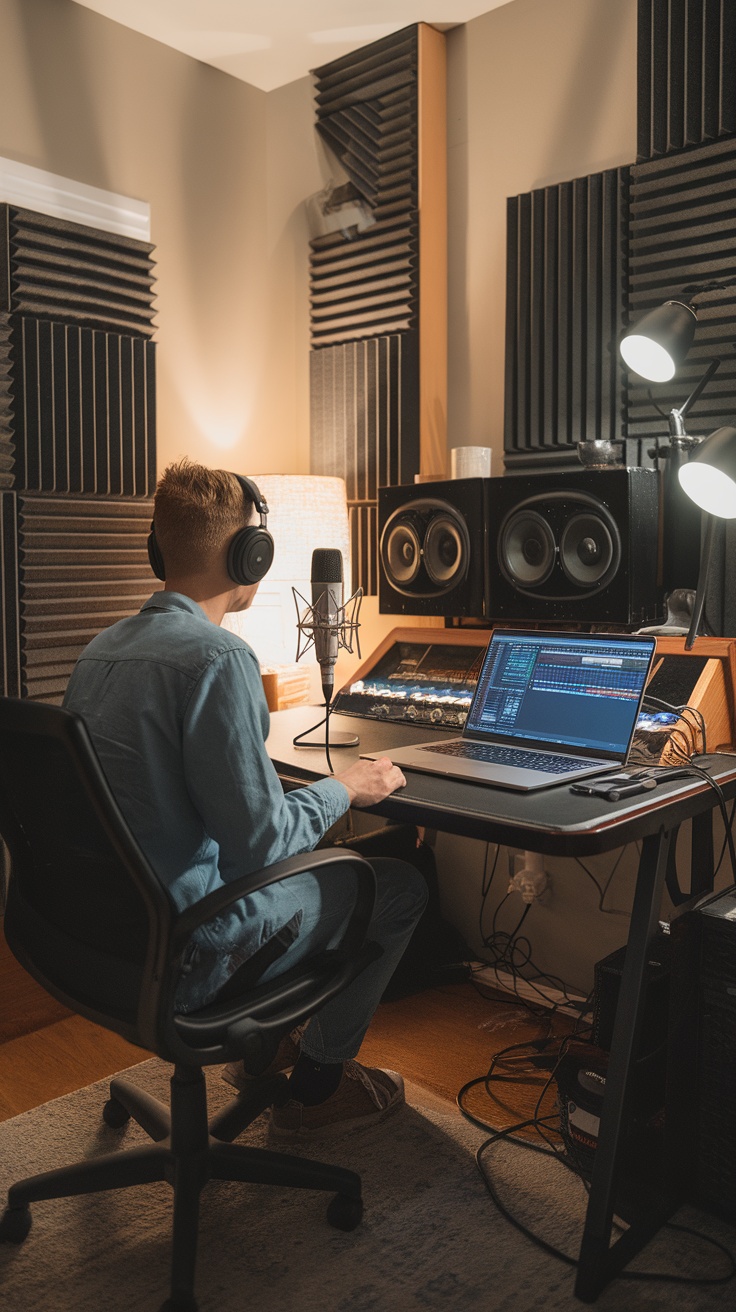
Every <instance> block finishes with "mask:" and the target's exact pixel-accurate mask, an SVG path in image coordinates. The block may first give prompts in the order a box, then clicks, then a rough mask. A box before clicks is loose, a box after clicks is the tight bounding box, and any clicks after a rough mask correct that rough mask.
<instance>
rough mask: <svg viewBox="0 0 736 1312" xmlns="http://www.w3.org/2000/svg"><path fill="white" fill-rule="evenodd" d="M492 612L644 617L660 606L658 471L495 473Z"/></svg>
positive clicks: (587, 619) (568, 618)
mask: <svg viewBox="0 0 736 1312" xmlns="http://www.w3.org/2000/svg"><path fill="white" fill-rule="evenodd" d="M489 491H490V509H489V537H490V550H489V579H488V590H489V611H488V613H489V615H490V617H491V618H492V619H499V620H509V619H513V620H521V621H528V620H542V621H549V622H550V623H570V622H573V623H575V622H579V623H582V624H588V623H606V624H620V625H638V624H643V623H645V622H647V621H649V620H655V619H656V618H657V617H658V615H659V614H660V611H661V605H660V598H659V596H658V589H657V551H658V540H659V531H658V526H659V495H658V476H657V474H656V473H655V471H654V470H652V469H638V468H637V469H625V468H623V467H621V468H610V469H587V470H582V469H581V470H580V471H575V472H573V473H554V474H537V475H509V476H507V477H504V478H494V479H491V481H490V489H489Z"/></svg>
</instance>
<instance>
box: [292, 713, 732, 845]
mask: <svg viewBox="0 0 736 1312" xmlns="http://www.w3.org/2000/svg"><path fill="white" fill-rule="evenodd" d="M320 718H321V712H320V708H319V707H316V706H297V707H294V708H293V709H292V710H289V711H276V712H274V713H273V714H272V716H271V732H270V735H269V738H268V742H267V748H268V752H269V754H270V756H271V759H272V760H273V762H274V765H275V766H276V769H277V771H278V773H279V775H280V777H281V779H282V780H283V782H284V785H285V786H286V787H289V786H290V785H292V786H293V785H299V784H307V783H311V782H313V780H315V779H319V778H322V777H323V776H324V775H325V774H327V772H328V771H327V761H326V759H325V752H324V748H312V747H310V748H301V747H294V746H293V744H292V739H293V738H294V737H295V736H296V735H297V734H300V733H303V732H305V731H306V730H308V729H310V728H311V727H312V726H313V725H315V724H316V723H317V721H318V720H319V719H320ZM331 728H332V731H333V732H336V731H338V730H344V731H348V732H354V733H356V734H357V735H358V737H359V738H360V745H359V746H358V747H354V748H339V749H338V748H333V749H332V750H331V756H332V764H333V767H334V769H335V772H336V773H337V774H339V773H340V771H341V770H345V769H347V767H348V766H349V765H350V764H351V763H352V762H354V761H356V760H357V759H358V758H359V756H360V754H361V753H362V752H383V751H385V752H386V754H387V755H389V754H390V751H391V748H392V747H393V748H397V747H403V746H405V745H409V744H411V743H417V742H431V741H433V740H434V741H436V740H437V738H438V734H437V733H436V732H433V731H432V730H429V729H417V728H413V727H412V726H406V725H396V724H391V723H386V722H383V721H380V720H361V719H357V718H355V717H353V716H348V715H334V716H333V717H332V719H331ZM321 732H324V730H322V731H321ZM446 736H451V735H446ZM698 764H699V765H703V766H706V767H707V768H709V769H710V770H711V772H712V773H713V775H714V777H715V778H716V779H717V780H718V782H719V784H720V785H721V787H722V789H723V791H724V793H725V795H726V797H728V798H731V797H733V796H735V795H736V756H703V757H698ZM405 774H406V780H407V785H406V788H402V789H400V790H399V791H398V792H397V793H394V794H392V796H391V797H388V798H386V800H385V801H384V802H382V803H381V804H380V806H378V807H373V808H371V809H372V810H373V811H374V812H375V813H376V814H378V815H381V816H384V817H385V818H386V819H389V820H394V821H398V822H404V823H411V824H417V825H424V826H426V827H428V828H432V829H441V830H444V831H445V832H447V833H451V834H462V835H464V836H465V837H467V838H479V839H482V840H483V841H490V842H494V843H505V844H507V845H508V846H512V847H523V848H526V849H528V850H530V851H538V852H546V853H549V854H550V855H556V856H585V855H592V854H594V853H596V852H606V851H610V850H611V849H612V848H615V847H620V846H623V844H624V843H630V842H633V841H634V840H636V839H640V838H644V837H645V836H646V835H647V834H652V833H656V832H657V831H658V830H659V829H660V828H664V829H670V828H672V827H674V826H675V825H678V824H680V823H682V821H684V820H687V819H689V818H690V817H691V816H693V815H697V814H699V813H700V812H702V811H707V810H708V809H709V808H711V807H713V806H714V805H715V804H716V794H715V792H714V790H713V789H712V788H710V787H709V785H708V784H707V783H705V782H704V781H701V780H700V779H698V778H696V779H693V780H690V779H676V780H672V781H671V782H669V783H664V784H661V785H660V786H659V787H658V788H656V789H655V790H654V791H653V792H651V793H641V794H640V795H638V796H636V797H631V798H626V799H624V800H622V801H620V802H606V801H603V800H602V799H601V798H596V797H582V796H579V795H577V794H575V793H571V792H570V788H569V785H567V784H561V785H559V786H557V787H554V788H543V789H540V790H539V791H537V792H534V793H518V792H511V791H510V790H509V789H503V788H489V787H487V786H485V785H481V784H470V783H467V782H465V781H463V780H457V779H447V778H445V777H443V776H439V775H427V774H420V773H419V772H417V771H405Z"/></svg>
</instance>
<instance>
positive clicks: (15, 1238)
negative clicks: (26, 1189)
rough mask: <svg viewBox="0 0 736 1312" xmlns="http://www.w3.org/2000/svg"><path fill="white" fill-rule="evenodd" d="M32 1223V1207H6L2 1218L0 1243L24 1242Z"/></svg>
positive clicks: (0, 1222)
mask: <svg viewBox="0 0 736 1312" xmlns="http://www.w3.org/2000/svg"><path fill="white" fill-rule="evenodd" d="M31 1224H32V1217H31V1209H30V1207H6V1208H5V1211H4V1212H3V1215H2V1218H1V1219H0V1244H22V1243H23V1240H24V1239H25V1237H26V1235H27V1234H28V1231H29V1230H30V1228H31Z"/></svg>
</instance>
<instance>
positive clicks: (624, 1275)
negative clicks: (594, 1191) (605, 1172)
mask: <svg viewBox="0 0 736 1312" xmlns="http://www.w3.org/2000/svg"><path fill="white" fill-rule="evenodd" d="M576 1037H578V1035H576V1034H575V1033H574V1032H573V1033H572V1034H569V1035H565V1036H563V1038H562V1041H561V1043H560V1047H559V1050H558V1055H557V1060H556V1062H555V1065H554V1067H553V1069H552V1071H551V1073H550V1074H549V1077H548V1078H547V1079H546V1080H545V1081H544V1085H543V1088H542V1090H541V1092H540V1094H539V1097H538V1099H537V1104H536V1107H535V1111H534V1115H533V1116H531V1117H527V1118H526V1119H524V1120H522V1121H517V1122H515V1123H514V1124H512V1125H509V1126H506V1127H505V1128H503V1129H499V1128H497V1127H496V1126H492V1125H489V1123H488V1122H487V1121H483V1120H481V1119H480V1117H478V1116H476V1115H474V1113H472V1112H470V1111H468V1109H467V1107H465V1106H464V1100H465V1097H466V1095H467V1093H468V1092H469V1091H470V1090H471V1089H472V1088H474V1087H477V1086H478V1085H480V1084H483V1085H485V1087H486V1091H487V1092H488V1095H489V1097H491V1098H492V1099H493V1094H492V1092H491V1090H490V1088H489V1083H490V1082H491V1080H492V1079H493V1078H495V1079H496V1080H499V1079H503V1080H504V1082H507V1080H506V1077H499V1076H498V1075H495V1074H494V1072H495V1066H496V1065H499V1064H502V1059H503V1058H505V1059H506V1060H508V1059H509V1057H510V1056H512V1055H513V1056H514V1057H515V1056H516V1053H517V1052H518V1051H519V1050H522V1049H523V1048H524V1047H527V1048H533V1049H534V1050H535V1051H536V1052H537V1053H539V1052H541V1051H543V1050H544V1048H546V1047H547V1046H548V1045H549V1044H550V1043H551V1042H552V1041H553V1039H552V1037H551V1036H550V1037H548V1038H544V1039H538V1040H530V1041H529V1042H528V1043H526V1044H510V1045H508V1047H507V1048H505V1049H502V1050H501V1051H500V1052H499V1053H496V1054H495V1056H494V1058H493V1060H492V1062H491V1066H490V1068H489V1071H488V1072H487V1074H486V1075H485V1076H479V1077H477V1078H476V1079H473V1080H468V1081H467V1082H466V1083H465V1084H464V1085H463V1087H462V1088H461V1089H460V1092H459V1093H458V1095H457V1105H458V1108H459V1110H460V1112H461V1114H462V1116H463V1117H464V1118H465V1120H467V1121H469V1122H470V1123H471V1124H472V1125H475V1126H476V1127H477V1128H479V1129H487V1130H490V1131H491V1134H490V1136H489V1138H488V1139H486V1140H484V1141H483V1143H481V1144H480V1145H479V1146H478V1148H477V1150H476V1154H475V1160H476V1165H477V1167H478V1171H479V1173H480V1176H481V1179H482V1180H483V1183H484V1185H485V1188H486V1189H487V1191H488V1193H489V1195H490V1197H491V1199H492V1200H493V1202H494V1204H495V1206H496V1207H497V1209H498V1211H499V1212H500V1214H501V1215H502V1216H503V1217H504V1218H505V1219H506V1220H507V1221H509V1222H510V1224H511V1225H513V1226H514V1227H515V1229H517V1230H518V1231H519V1232H520V1233H521V1234H523V1235H524V1236H525V1237H526V1238H527V1239H529V1240H530V1241H531V1242H532V1243H533V1244H534V1245H535V1246H536V1247H538V1248H541V1249H542V1250H543V1251H544V1252H546V1253H548V1254H549V1256H551V1257H554V1258H556V1259H557V1260H558V1261H561V1262H564V1263H565V1265H567V1266H571V1267H577V1265H578V1261H577V1259H576V1258H573V1257H571V1256H570V1255H569V1254H568V1253H564V1252H562V1250H561V1249H558V1248H556V1247H555V1246H554V1245H553V1244H550V1243H548V1241H547V1240H545V1239H543V1238H542V1237H541V1235H538V1234H536V1233H535V1232H534V1231H533V1230H531V1229H530V1228H529V1227H528V1226H525V1225H524V1224H523V1222H521V1221H520V1220H519V1219H518V1217H516V1216H514V1214H513V1213H512V1212H511V1211H510V1209H509V1208H508V1207H507V1206H506V1204H505V1203H504V1202H503V1201H502V1200H501V1198H500V1197H499V1194H498V1190H497V1188H496V1186H495V1184H494V1181H493V1179H492V1177H491V1175H490V1170H489V1167H488V1166H487V1164H486V1162H485V1161H484V1155H485V1154H486V1153H487V1152H488V1150H489V1149H490V1148H491V1147H492V1146H493V1145H494V1144H496V1143H498V1142H501V1141H504V1140H505V1141H506V1142H514V1143H515V1144H516V1145H517V1146H518V1147H520V1148H525V1149H527V1150H529V1151H531V1152H536V1153H541V1154H542V1155H543V1156H546V1157H553V1158H554V1159H555V1161H556V1162H558V1163H559V1165H560V1166H563V1167H564V1168H565V1169H566V1170H568V1171H570V1172H571V1173H572V1174H573V1175H575V1177H576V1178H577V1179H578V1180H579V1181H580V1183H581V1185H582V1186H583V1188H584V1189H585V1190H586V1192H589V1188H590V1186H589V1182H588V1180H587V1179H586V1177H585V1173H584V1172H583V1170H582V1168H581V1164H580V1163H579V1162H576V1161H575V1159H574V1156H572V1155H571V1151H570V1147H569V1146H568V1145H564V1147H562V1148H561V1147H559V1146H558V1145H556V1144H555V1143H553V1142H552V1141H551V1140H550V1139H549V1138H548V1137H547V1132H548V1130H551V1131H552V1132H554V1133H556V1134H558V1135H559V1134H560V1131H559V1130H558V1129H556V1128H555V1126H553V1125H549V1124H548V1123H549V1122H552V1121H557V1122H558V1124H559V1112H552V1113H548V1114H546V1115H544V1116H542V1115H541V1105H542V1102H543V1099H544V1097H545V1094H546V1093H547V1091H548V1090H549V1088H550V1086H551V1084H552V1082H553V1080H554V1078H555V1076H556V1073H557V1070H558V1068H559V1065H560V1062H561V1061H562V1059H563V1057H564V1055H565V1052H566V1051H567V1048H568V1046H569V1044H570V1042H571V1041H572V1040H573V1039H574V1038H576ZM494 1101H498V1100H497V1099H494ZM529 1129H532V1130H534V1131H535V1132H536V1133H537V1134H538V1135H539V1137H540V1138H541V1139H542V1141H543V1143H542V1144H538V1143H534V1142H533V1141H531V1140H529V1139H525V1138H522V1137H520V1132H521V1131H523V1130H529ZM665 1224H666V1227H667V1228H669V1229H672V1230H675V1231H677V1232H678V1233H682V1234H689V1235H691V1236H692V1237H693V1238H695V1239H698V1240H702V1241H703V1242H704V1243H706V1244H708V1245H710V1246H711V1247H713V1248H716V1249H717V1250H718V1251H719V1252H721V1253H723V1255H724V1256H725V1257H726V1258H727V1260H728V1263H729V1267H730V1270H729V1271H728V1272H727V1273H725V1274H723V1275H720V1276H713V1277H699V1276H680V1275H676V1274H674V1273H669V1272H659V1271H656V1272H654V1271H623V1272H620V1273H619V1278H621V1279H626V1280H644V1281H650V1282H653V1281H657V1282H663V1283H670V1284H684V1285H699V1286H705V1285H721V1284H726V1283H728V1281H730V1280H732V1279H733V1278H734V1276H735V1275H736V1258H734V1255H733V1253H732V1252H731V1251H730V1250H729V1249H728V1248H727V1247H726V1246H725V1244H721V1243H720V1242H719V1241H718V1240H717V1239H713V1238H712V1237H711V1236H710V1235H706V1234H703V1233H702V1232H701V1231H698V1230H695V1229H693V1228H692V1227H689V1226H681V1225H678V1224H676V1223H674V1222H666V1223H665ZM614 1225H615V1222H614Z"/></svg>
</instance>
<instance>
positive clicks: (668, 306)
mask: <svg viewBox="0 0 736 1312" xmlns="http://www.w3.org/2000/svg"><path fill="white" fill-rule="evenodd" d="M697 321H698V319H697V315H696V313H695V311H694V310H693V309H692V307H691V306H690V305H685V304H684V302H682V301H665V303H664V305H658V306H657V307H656V309H654V310H648V311H647V313H646V314H645V315H643V316H642V318H641V319H638V320H637V321H636V323H633V324H632V325H631V327H630V328H629V330H628V332H627V333H626V335H625V336H624V337H622V339H621V342H620V344H619V351H620V352H621V357H622V359H623V361H624V364H625V365H626V366H627V367H628V368H629V369H633V371H634V373H637V374H639V376H640V377H641V378H648V379H649V381H650V382H653V383H666V382H667V381H668V379H670V378H674V376H675V373H676V371H677V369H678V367H679V366H680V365H681V364H682V362H683V360H684V359H685V356H686V355H687V353H688V351H689V350H690V347H691V346H692V344H693V337H694V336H695V325H696V324H697Z"/></svg>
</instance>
